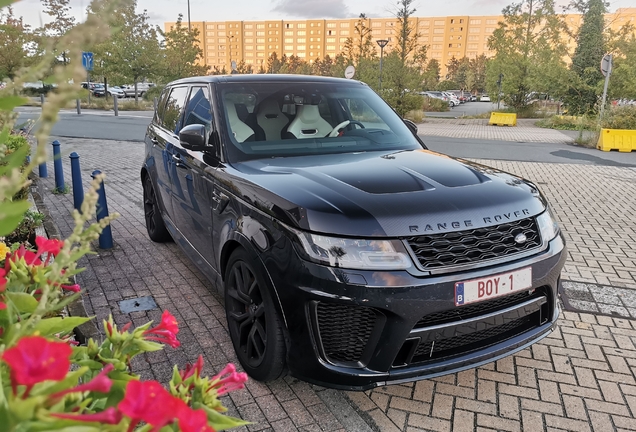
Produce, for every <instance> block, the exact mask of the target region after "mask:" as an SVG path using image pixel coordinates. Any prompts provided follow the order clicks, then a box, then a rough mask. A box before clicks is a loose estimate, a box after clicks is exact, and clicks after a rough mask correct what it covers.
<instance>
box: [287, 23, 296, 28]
mask: <svg viewBox="0 0 636 432" xmlns="http://www.w3.org/2000/svg"><path fill="white" fill-rule="evenodd" d="M285 28H294V25H293V24H290V23H286V24H285Z"/></svg>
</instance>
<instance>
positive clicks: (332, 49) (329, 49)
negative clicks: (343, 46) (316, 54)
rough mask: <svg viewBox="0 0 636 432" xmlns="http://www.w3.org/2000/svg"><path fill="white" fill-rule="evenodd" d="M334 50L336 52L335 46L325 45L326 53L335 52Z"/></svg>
mask: <svg viewBox="0 0 636 432" xmlns="http://www.w3.org/2000/svg"><path fill="white" fill-rule="evenodd" d="M335 50H336V46H335V45H327V51H335Z"/></svg>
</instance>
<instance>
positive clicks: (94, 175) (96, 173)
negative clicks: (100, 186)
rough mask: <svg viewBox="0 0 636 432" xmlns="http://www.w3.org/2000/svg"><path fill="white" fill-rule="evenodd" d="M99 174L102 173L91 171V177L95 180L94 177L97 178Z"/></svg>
mask: <svg viewBox="0 0 636 432" xmlns="http://www.w3.org/2000/svg"><path fill="white" fill-rule="evenodd" d="M101 173H102V172H101V171H100V170H95V171H93V173H92V174H91V177H93V178H95V177H97V176H98V175H100V174H101Z"/></svg>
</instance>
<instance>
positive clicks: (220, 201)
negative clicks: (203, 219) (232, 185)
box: [212, 190, 230, 214]
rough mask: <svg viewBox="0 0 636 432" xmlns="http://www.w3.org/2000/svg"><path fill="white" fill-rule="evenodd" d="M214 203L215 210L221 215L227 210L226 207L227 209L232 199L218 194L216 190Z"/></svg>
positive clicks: (213, 196) (213, 193) (213, 195)
mask: <svg viewBox="0 0 636 432" xmlns="http://www.w3.org/2000/svg"><path fill="white" fill-rule="evenodd" d="M212 201H214V206H213V210H214V211H215V212H216V213H217V214H221V213H222V212H223V210H225V207H227V205H228V204H229V202H230V197H228V196H227V195H225V194H224V193H222V192H218V191H216V190H215V191H214V192H212Z"/></svg>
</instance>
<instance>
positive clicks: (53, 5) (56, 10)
mask: <svg viewBox="0 0 636 432" xmlns="http://www.w3.org/2000/svg"><path fill="white" fill-rule="evenodd" d="M69 2H70V0H42V6H43V7H44V11H43V12H44V13H45V14H47V15H48V16H50V17H51V19H52V20H51V22H49V23H47V24H45V25H44V27H42V28H41V29H40V31H41V33H42V34H44V35H45V36H47V38H48V40H49V42H50V43H51V44H52V46H53V50H54V51H55V52H56V53H57V55H58V56H60V57H61V58H62V64H63V65H66V63H67V62H68V61H69V58H68V57H69V56H68V51H67V50H66V49H60V48H59V47H58V41H59V40H60V38H61V37H62V36H64V35H65V34H66V33H67V32H68V31H69V30H71V29H72V28H73V27H75V24H76V22H75V17H74V16H73V15H71V7H70V6H69Z"/></svg>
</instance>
